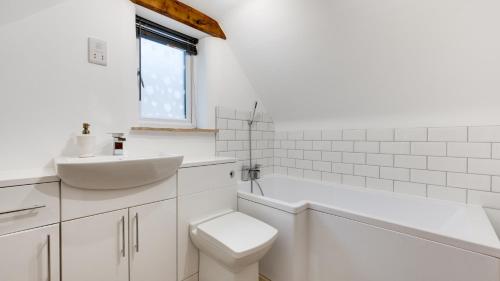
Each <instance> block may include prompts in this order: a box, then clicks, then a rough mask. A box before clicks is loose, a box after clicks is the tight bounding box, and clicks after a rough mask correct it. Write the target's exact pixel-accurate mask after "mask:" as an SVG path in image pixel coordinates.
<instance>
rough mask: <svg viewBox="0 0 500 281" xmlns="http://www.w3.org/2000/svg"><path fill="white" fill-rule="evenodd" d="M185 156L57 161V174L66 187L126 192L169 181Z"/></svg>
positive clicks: (63, 159) (67, 159)
mask: <svg viewBox="0 0 500 281" xmlns="http://www.w3.org/2000/svg"><path fill="white" fill-rule="evenodd" d="M183 158H184V157H183V156H174V155H157V156H152V157H132V156H97V157H92V158H58V159H56V160H55V165H56V170H57V175H58V176H59V178H61V180H62V181H63V182H64V183H66V184H67V185H70V186H73V187H77V188H83V189H125V188H133V187H138V186H143V185H147V184H151V183H154V182H158V181H161V180H164V179H167V178H169V177H171V176H172V175H174V174H175V172H176V171H177V169H178V168H179V166H180V165H181V164H182V160H183Z"/></svg>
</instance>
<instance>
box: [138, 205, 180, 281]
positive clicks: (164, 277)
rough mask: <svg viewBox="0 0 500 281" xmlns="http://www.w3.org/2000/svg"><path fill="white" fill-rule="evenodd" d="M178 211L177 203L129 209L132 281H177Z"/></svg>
mask: <svg viewBox="0 0 500 281" xmlns="http://www.w3.org/2000/svg"><path fill="white" fill-rule="evenodd" d="M176 209H177V206H176V202H175V199H174V200H167V201H161V202H157V203H151V204H147V205H142V206H138V207H134V208H130V209H129V226H130V231H129V233H130V239H129V241H130V255H129V259H130V280H131V281H143V280H147V281H169V280H172V281H174V280H175V279H176V266H177V264H176V255H177V251H176V250H177V242H176V241H177V237H176V227H177V222H176V211H177V210H176Z"/></svg>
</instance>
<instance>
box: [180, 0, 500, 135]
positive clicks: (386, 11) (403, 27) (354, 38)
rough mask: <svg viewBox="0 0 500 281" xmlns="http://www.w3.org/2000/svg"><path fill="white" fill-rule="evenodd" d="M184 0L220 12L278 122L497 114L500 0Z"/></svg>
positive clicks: (488, 118)
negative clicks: (499, 13)
mask: <svg viewBox="0 0 500 281" xmlns="http://www.w3.org/2000/svg"><path fill="white" fill-rule="evenodd" d="M184 2H188V4H191V5H193V6H194V7H197V8H199V9H200V10H202V11H204V12H206V13H208V14H209V15H211V16H213V17H215V18H217V19H218V20H219V21H221V23H222V26H223V29H224V31H225V32H226V34H227V35H228V43H229V44H230V46H231V48H232V49H233V52H234V53H235V55H236V57H237V59H238V60H239V63H240V64H241V65H242V67H243V69H244V70H245V72H246V75H247V76H248V78H249V80H250V81H251V83H252V85H253V87H254V88H255V89H256V91H257V92H258V94H259V95H260V96H261V99H262V101H263V102H264V104H265V106H266V108H267V109H268V110H269V111H270V112H271V114H272V115H273V117H274V119H275V120H276V121H277V122H278V123H283V124H286V123H289V124H299V123H300V124H302V125H303V126H306V125H308V124H309V125H308V126H312V125H311V124H319V123H321V122H326V123H328V122H329V123H331V124H333V123H336V125H339V126H344V125H346V124H348V125H353V126H358V125H359V126H364V125H365V124H362V123H366V124H368V123H370V122H372V121H373V120H378V121H377V122H378V124H374V126H385V125H387V126H392V125H393V123H394V125H399V124H396V123H402V124H409V125H413V124H412V123H416V124H417V123H419V122H424V123H425V125H433V124H436V125H437V124H450V123H454V124H455V123H456V124H459V123H460V124H461V123H471V124H473V123H484V122H493V121H494V120H497V119H496V118H499V117H500V115H499V114H498V113H497V111H498V110H497V107H498V104H500V97H499V96H500V94H499V93H500V79H499V77H500V51H499V50H500V36H498V26H500V17H498V13H497V12H498V11H499V10H500V2H499V1H492V0H478V1H468V0H467V1H466V0H458V1H456V0H453V1H452V0H424V1H422V0H403V1H401V0H380V1H367V0H273V1H269V0H240V1H235V0H220V1H215V2H214V1H201V0H188V1H184ZM498 120H500V118H499V119H498ZM372 123H373V122H372ZM497 123H498V122H497ZM356 124H357V125H356ZM421 125H424V124H421Z"/></svg>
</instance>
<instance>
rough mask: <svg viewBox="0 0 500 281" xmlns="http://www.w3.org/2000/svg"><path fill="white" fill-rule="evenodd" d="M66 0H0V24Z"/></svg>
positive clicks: (19, 18)
mask: <svg viewBox="0 0 500 281" xmlns="http://www.w3.org/2000/svg"><path fill="white" fill-rule="evenodd" d="M64 1H68V0H42V1H41V0H23V1H19V0H1V1H0V26H2V25H4V24H8V23H10V22H14V21H17V20H21V19H23V18H25V17H28V16H30V15H32V14H35V13H37V12H39V11H42V10H45V9H48V8H51V7H53V6H55V5H57V4H59V3H61V2H64Z"/></svg>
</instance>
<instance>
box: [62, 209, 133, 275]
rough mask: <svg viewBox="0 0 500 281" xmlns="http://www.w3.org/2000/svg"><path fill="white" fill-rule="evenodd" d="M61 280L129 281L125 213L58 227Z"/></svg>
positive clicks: (75, 221) (121, 212) (95, 217)
mask: <svg viewBox="0 0 500 281" xmlns="http://www.w3.org/2000/svg"><path fill="white" fill-rule="evenodd" d="M61 245H62V252H61V257H62V279H63V280H71V281H88V280H96V281H99V280H102V281H127V280H128V210H127V209H123V210H118V211H114V212H110V213H105V214H100V215H95V216H90V217H86V218H82V219H77V220H72V221H67V222H63V223H62V224H61Z"/></svg>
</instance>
